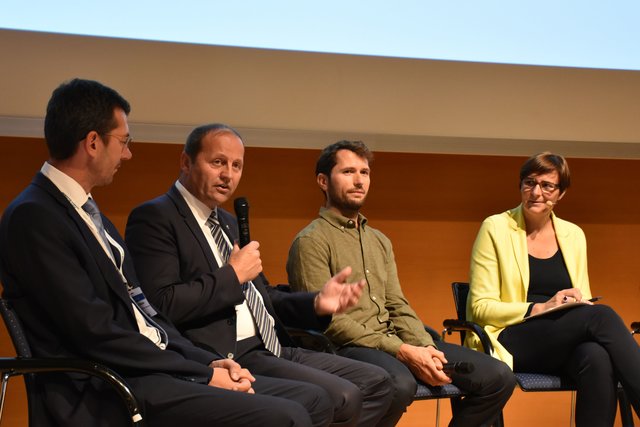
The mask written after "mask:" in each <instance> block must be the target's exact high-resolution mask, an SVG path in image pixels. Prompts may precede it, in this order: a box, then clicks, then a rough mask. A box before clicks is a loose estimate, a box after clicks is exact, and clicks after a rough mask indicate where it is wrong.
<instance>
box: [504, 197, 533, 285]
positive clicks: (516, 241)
mask: <svg viewBox="0 0 640 427" xmlns="http://www.w3.org/2000/svg"><path fill="white" fill-rule="evenodd" d="M509 226H510V233H509V234H510V237H511V248H512V249H513V255H514V257H515V259H516V263H517V264H518V271H519V272H520V279H521V280H522V284H523V285H524V290H525V294H526V292H527V290H528V289H529V253H528V252H527V233H526V232H525V229H524V218H523V216H522V206H518V207H517V208H515V209H513V210H512V211H509Z"/></svg>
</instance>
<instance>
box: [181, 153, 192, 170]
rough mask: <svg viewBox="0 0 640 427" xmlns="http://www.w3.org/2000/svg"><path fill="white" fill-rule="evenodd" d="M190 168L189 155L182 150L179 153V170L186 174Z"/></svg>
mask: <svg viewBox="0 0 640 427" xmlns="http://www.w3.org/2000/svg"><path fill="white" fill-rule="evenodd" d="M190 170H191V157H189V155H188V154H187V153H185V152H184V151H183V152H182V153H180V171H181V172H182V173H183V174H185V175H186V174H188V173H189V171H190Z"/></svg>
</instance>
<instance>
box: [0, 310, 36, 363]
mask: <svg viewBox="0 0 640 427" xmlns="http://www.w3.org/2000/svg"><path fill="white" fill-rule="evenodd" d="M0 313H1V314H2V320H4V324H5V326H6V327H7V331H8V332H9V336H10V337H11V341H12V342H13V346H14V347H15V350H16V354H17V355H18V356H19V357H31V348H30V347H29V343H28V342H27V337H26V336H25V335H24V331H23V330H22V324H21V323H20V319H18V315H17V314H16V312H15V310H14V309H13V307H12V306H11V303H10V302H9V301H7V300H6V299H0Z"/></svg>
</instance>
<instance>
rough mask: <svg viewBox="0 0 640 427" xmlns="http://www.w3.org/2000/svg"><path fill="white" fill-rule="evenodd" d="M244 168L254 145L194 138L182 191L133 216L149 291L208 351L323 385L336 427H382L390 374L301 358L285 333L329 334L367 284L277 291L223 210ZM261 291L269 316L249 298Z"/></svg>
mask: <svg viewBox="0 0 640 427" xmlns="http://www.w3.org/2000/svg"><path fill="white" fill-rule="evenodd" d="M243 161H244V145H243V142H242V139H241V137H240V135H239V134H238V133H237V132H236V131H235V130H234V129H232V128H230V127H228V126H225V125H222V124H210V125H204V126H200V127H198V128H196V129H194V130H193V132H191V134H190V135H189V137H188V138H187V142H186V144H185V147H184V151H183V153H182V154H181V158H180V167H181V173H180V177H179V179H178V181H177V182H176V183H175V185H173V186H172V187H171V189H170V190H169V192H168V193H166V194H164V195H162V196H160V197H158V198H156V199H154V200H151V201H149V202H147V203H145V204H143V205H141V206H139V207H137V208H136V209H134V210H133V211H132V212H131V214H130V216H129V220H128V223H127V230H126V234H125V237H126V240H127V244H128V245H129V248H130V249H131V253H132V255H133V259H134V263H135V266H136V270H137V271H138V274H139V276H140V280H141V286H142V287H143V289H144V290H145V292H146V293H147V295H148V296H149V298H150V299H151V301H152V302H153V303H154V304H155V305H157V306H158V307H159V308H160V309H161V310H162V311H163V312H164V313H165V314H166V315H167V316H168V317H169V318H170V319H171V320H172V321H173V322H174V323H175V324H176V326H177V327H178V329H179V330H180V331H181V332H183V334H184V335H185V336H186V337H187V338H189V339H190V340H191V341H193V342H194V343H195V344H196V345H198V346H199V347H202V348H204V349H208V350H210V351H215V352H218V353H220V354H224V355H226V356H227V357H229V358H233V359H234V360H235V361H237V362H239V363H240V364H241V365H242V366H245V367H247V368H248V369H250V370H251V371H252V372H253V373H254V374H261V375H266V376H271V377H275V378H289V379H295V380H301V381H308V382H310V383H314V384H318V385H320V386H321V387H323V388H324V389H325V390H327V392H328V393H329V394H330V395H331V396H332V399H333V402H334V414H335V415H334V420H333V421H334V423H337V424H340V425H356V424H358V425H362V426H375V425H378V424H379V423H380V421H381V420H382V419H383V418H384V416H385V415H386V413H387V411H388V408H389V405H390V402H391V396H390V395H389V393H388V391H389V384H390V379H389V377H388V375H387V373H386V372H385V371H384V370H382V369H379V368H378V367H376V366H373V365H369V364H366V363H362V362H356V361H353V360H349V359H347V358H343V357H339V356H335V355H331V354H325V353H318V352H313V351H308V350H304V349H301V348H295V347H293V346H292V342H291V339H290V337H289V336H288V335H287V333H286V331H285V328H284V325H285V324H286V325H292V326H297V327H303V328H313V329H320V330H324V329H325V328H326V326H327V325H328V324H329V322H330V320H331V315H332V314H333V313H336V312H341V311H344V310H346V309H347V308H348V307H349V306H352V305H353V304H355V303H356V302H357V299H358V297H359V295H360V294H361V292H362V287H361V286H362V283H359V284H358V285H357V286H350V285H342V284H340V283H336V282H334V283H326V284H325V285H324V286H319V287H320V288H321V291H320V292H313V293H287V292H282V291H280V290H277V289H275V288H273V287H271V286H270V285H269V284H268V282H267V280H266V278H265V277H264V275H263V274H262V263H261V260H260V252H259V244H258V242H255V241H253V242H250V243H249V244H247V245H246V246H244V247H243V248H242V249H241V248H239V247H238V245H237V243H235V242H236V240H237V239H238V225H237V222H236V220H235V218H234V217H233V216H232V215H230V214H229V213H227V212H226V211H224V210H223V209H222V208H220V205H221V204H222V203H224V202H226V201H227V200H229V198H230V197H231V196H232V194H233V192H234V190H235V189H236V187H237V185H238V182H239V181H240V177H241V175H242V169H243ZM214 222H215V223H216V224H215V225H214V224H213V223H214ZM220 229H221V230H222V233H220V232H219V230H220ZM229 252H230V253H229ZM342 274H349V269H345V271H344V272H342ZM319 285H322V284H319ZM251 288H254V289H256V290H257V291H258V293H259V305H260V306H261V307H262V309H265V308H266V312H267V313H266V315H265V316H263V315H260V314H256V312H255V311H254V308H253V307H252V304H251V298H250V297H249V296H247V297H246V298H245V294H246V292H251ZM243 290H244V293H243ZM247 295H249V294H247ZM265 317H266V318H267V319H268V321H267V322H265V324H264V325H262V326H261V320H260V319H263V318H265ZM254 319H255V320H254ZM265 326H266V328H265ZM263 328H264V329H266V330H263ZM274 332H276V333H277V338H275V337H274V338H273V341H275V342H272V339H271V336H272V335H274V334H273V333H274ZM274 344H275V348H274ZM354 362H355V363H354ZM360 412H361V413H360Z"/></svg>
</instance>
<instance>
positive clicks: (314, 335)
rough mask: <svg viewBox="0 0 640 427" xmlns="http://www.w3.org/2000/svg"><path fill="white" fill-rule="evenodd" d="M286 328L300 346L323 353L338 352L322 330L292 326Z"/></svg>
mask: <svg viewBox="0 0 640 427" xmlns="http://www.w3.org/2000/svg"><path fill="white" fill-rule="evenodd" d="M286 330H287V333H288V334H289V336H290V337H291V339H292V340H293V342H294V343H295V344H296V345H297V346H298V347H302V348H306V349H308V350H315V351H320V352H323V353H331V354H336V347H335V346H334V345H333V343H332V342H331V341H330V340H329V338H327V337H326V336H325V335H324V334H323V333H322V332H319V331H315V330H313V329H300V328H292V327H286Z"/></svg>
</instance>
